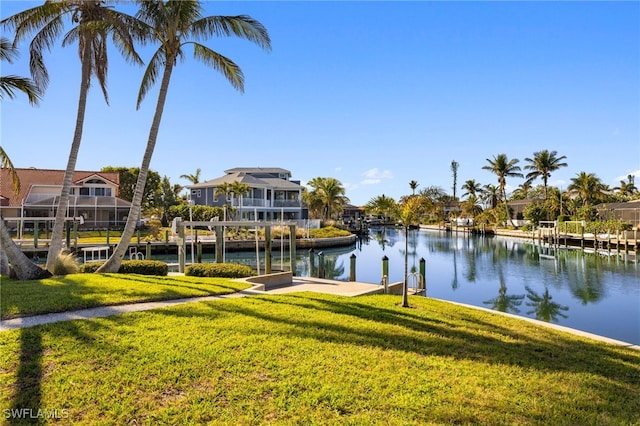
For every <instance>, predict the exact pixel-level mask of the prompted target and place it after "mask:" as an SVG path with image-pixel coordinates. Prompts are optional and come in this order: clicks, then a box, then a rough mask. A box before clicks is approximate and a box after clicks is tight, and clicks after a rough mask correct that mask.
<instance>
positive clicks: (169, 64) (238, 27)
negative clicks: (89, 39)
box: [97, 0, 271, 272]
mask: <svg viewBox="0 0 640 426" xmlns="http://www.w3.org/2000/svg"><path fill="white" fill-rule="evenodd" d="M139 4H140V10H139V11H138V13H137V15H136V16H137V17H138V18H139V19H140V20H141V21H143V22H144V23H145V24H146V26H147V28H148V29H149V33H150V34H153V36H152V37H153V41H157V42H158V43H159V44H160V46H159V48H158V50H156V52H155V53H154V54H153V56H152V58H151V61H150V62H149V64H148V65H147V68H146V70H145V73H144V77H143V79H142V83H141V85H140V90H139V92H138V103H137V106H138V108H139V107H140V104H141V103H142V101H143V100H144V98H145V96H146V94H147V93H148V91H149V90H150V89H151V87H152V86H153V85H154V84H155V83H156V81H157V80H158V77H159V75H160V72H161V71H162V78H161V81H160V90H159V92H158V100H157V103H156V110H155V113H154V116H153V121H152V123H151V128H150V129H149V137H148V140H147V147H146V150H145V153H144V156H143V159H142V164H141V166H140V174H139V175H138V181H137V183H136V192H135V194H134V197H133V201H132V205H131V212H130V214H129V216H128V217H127V223H126V224H125V227H124V230H123V233H122V238H121V239H120V243H119V244H118V246H117V247H116V249H115V250H114V252H113V254H112V255H111V257H110V258H109V260H108V261H107V262H105V263H104V264H103V265H102V266H101V267H100V268H99V269H98V271H97V272H115V271H117V270H118V269H119V267H120V264H121V262H122V258H123V257H124V255H125V253H126V251H127V249H128V241H129V239H130V238H131V237H132V236H133V233H134V231H135V227H136V222H137V220H138V213H139V208H140V204H141V202H142V195H143V191H144V186H145V183H146V178H147V171H148V170H149V164H150V163H151V157H152V156H153V151H154V149H155V145H156V140H157V138H158V132H159V130H160V122H161V120H162V113H163V111H164V105H165V103H166V99H167V92H168V90H169V82H170V81H171V74H172V72H173V70H174V67H175V66H176V65H177V64H178V60H179V59H180V60H182V59H183V58H184V54H185V52H184V48H185V46H186V45H192V46H193V54H194V58H195V59H196V60H198V61H201V62H202V63H204V64H205V65H207V66H210V67H212V68H213V69H214V70H216V71H220V72H222V73H223V74H224V76H225V78H226V79H227V80H228V81H229V82H230V83H231V85H232V86H233V87H234V88H235V89H237V90H239V91H241V92H242V91H243V90H244V75H243V73H242V70H241V69H240V67H239V66H238V65H237V64H236V63H234V62H233V61H232V60H230V59H229V58H227V57H225V56H223V55H221V54H220V53H218V52H216V51H214V50H212V49H210V48H209V47H207V46H205V45H204V44H202V43H201V41H207V40H209V39H210V38H212V37H214V36H236V37H239V38H242V39H245V40H248V41H250V42H253V43H255V44H256V45H258V46H260V47H262V48H263V49H266V50H270V49H271V40H270V39H269V35H268V33H267V30H266V28H265V27H264V26H263V25H262V24H261V23H260V22H258V21H256V20H254V19H253V18H251V17H250V16H246V15H240V16H207V17H202V5H201V4H200V2H199V1H193V0H169V1H158V0H156V1H139Z"/></svg>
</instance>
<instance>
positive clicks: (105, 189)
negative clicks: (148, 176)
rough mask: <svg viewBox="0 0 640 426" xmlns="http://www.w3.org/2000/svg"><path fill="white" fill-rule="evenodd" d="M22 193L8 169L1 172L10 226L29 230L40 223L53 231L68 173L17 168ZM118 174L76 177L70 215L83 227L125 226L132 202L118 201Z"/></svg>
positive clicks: (2, 207)
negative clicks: (14, 186) (13, 182)
mask: <svg viewBox="0 0 640 426" xmlns="http://www.w3.org/2000/svg"><path fill="white" fill-rule="evenodd" d="M15 171H16V173H17V175H18V178H19V179H20V192H19V193H18V194H16V193H15V191H14V188H13V186H12V178H11V175H10V173H9V171H8V170H7V169H4V168H3V169H0V214H1V215H2V217H3V218H4V219H5V220H7V222H8V226H9V227H10V228H12V229H15V228H16V227H17V226H18V225H19V224H20V226H25V227H27V228H30V227H32V226H33V225H34V224H35V223H38V224H39V226H40V227H42V226H44V227H45V229H46V228H49V229H50V228H52V226H53V218H54V217H55V215H56V210H57V207H58V201H59V200H60V193H61V192H62V183H63V180H64V174H65V171H64V170H46V169H35V168H18V169H15ZM119 186H120V177H119V175H118V173H107V172H94V171H76V172H74V174H73V178H72V183H71V193H70V196H69V207H68V208H67V212H66V216H67V217H70V218H71V217H72V218H76V221H77V222H79V224H80V226H81V228H85V229H104V228H108V227H118V226H124V224H125V223H126V220H127V216H128V215H129V208H130V207H131V203H130V202H128V201H125V200H122V199H120V198H118V189H119Z"/></svg>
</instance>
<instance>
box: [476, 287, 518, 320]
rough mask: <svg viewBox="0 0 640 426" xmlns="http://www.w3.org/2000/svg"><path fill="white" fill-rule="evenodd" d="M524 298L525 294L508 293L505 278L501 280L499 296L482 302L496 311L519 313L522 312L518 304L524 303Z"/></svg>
mask: <svg viewBox="0 0 640 426" xmlns="http://www.w3.org/2000/svg"><path fill="white" fill-rule="evenodd" d="M522 299H524V294H507V286H506V284H505V283H504V279H502V280H500V290H499V291H498V296H497V297H494V298H493V299H491V300H486V301H484V302H482V303H484V304H485V305H489V306H490V307H491V309H494V310H496V311H500V312H509V313H512V314H517V313H519V312H520V309H518V306H520V305H522Z"/></svg>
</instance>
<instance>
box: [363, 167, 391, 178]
mask: <svg viewBox="0 0 640 426" xmlns="http://www.w3.org/2000/svg"><path fill="white" fill-rule="evenodd" d="M362 175H363V176H364V177H366V178H367V179H377V180H378V181H380V180H381V179H393V173H391V171H390V170H382V171H380V170H379V169H378V168H377V167H374V168H373V169H369V170H367V171H366V172H364V173H363V174H362Z"/></svg>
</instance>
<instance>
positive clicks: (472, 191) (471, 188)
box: [460, 179, 482, 197]
mask: <svg viewBox="0 0 640 426" xmlns="http://www.w3.org/2000/svg"><path fill="white" fill-rule="evenodd" d="M460 189H464V191H465V192H464V194H462V196H463V197H475V196H478V195H480V194H482V185H480V184H479V183H478V182H476V180H475V179H469V180H467V181H465V183H463V184H462V186H461V187H460Z"/></svg>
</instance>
